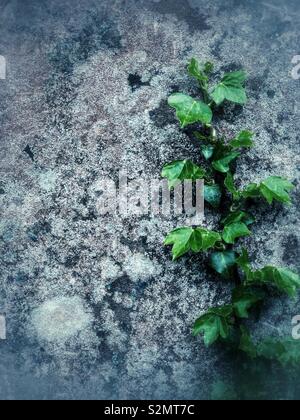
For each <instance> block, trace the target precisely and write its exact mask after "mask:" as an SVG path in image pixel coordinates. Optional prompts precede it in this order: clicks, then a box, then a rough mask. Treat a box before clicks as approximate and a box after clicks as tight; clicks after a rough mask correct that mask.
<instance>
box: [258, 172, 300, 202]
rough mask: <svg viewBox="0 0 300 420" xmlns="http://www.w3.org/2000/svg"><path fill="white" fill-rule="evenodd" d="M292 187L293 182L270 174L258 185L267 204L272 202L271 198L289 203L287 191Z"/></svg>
mask: <svg viewBox="0 0 300 420" xmlns="http://www.w3.org/2000/svg"><path fill="white" fill-rule="evenodd" d="M293 188H294V185H293V184H291V183H290V182H289V181H287V180H286V179H283V178H281V177H279V176H271V177H270V178H268V179H266V180H265V181H263V182H262V183H261V185H260V191H261V193H262V195H263V196H264V197H265V199H266V200H267V202H268V203H269V204H272V203H273V200H277V201H279V202H281V203H291V199H290V195H289V192H290V191H291V190H292V189H293Z"/></svg>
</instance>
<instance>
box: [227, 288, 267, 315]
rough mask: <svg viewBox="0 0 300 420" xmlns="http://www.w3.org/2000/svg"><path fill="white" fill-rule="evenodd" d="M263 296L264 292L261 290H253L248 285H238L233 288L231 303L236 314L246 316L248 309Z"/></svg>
mask: <svg viewBox="0 0 300 420" xmlns="http://www.w3.org/2000/svg"><path fill="white" fill-rule="evenodd" d="M264 298H265V293H263V291H261V290H254V289H252V288H250V287H245V286H239V287H237V288H236V289H234V290H233V293H232V303H233V307H234V311H235V314H236V316H238V317H239V318H248V317H249V313H248V311H249V309H251V308H252V307H253V306H254V305H256V304H257V303H258V302H261V301H262V300H263V299H264Z"/></svg>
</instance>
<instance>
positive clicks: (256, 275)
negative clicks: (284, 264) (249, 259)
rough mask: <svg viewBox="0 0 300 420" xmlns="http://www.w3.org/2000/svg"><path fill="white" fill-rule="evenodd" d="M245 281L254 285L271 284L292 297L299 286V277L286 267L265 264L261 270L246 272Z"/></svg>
mask: <svg viewBox="0 0 300 420" xmlns="http://www.w3.org/2000/svg"><path fill="white" fill-rule="evenodd" d="M247 283H248V284H254V285H273V286H275V287H277V289H278V290H279V291H280V292H283V293H286V294H287V295H289V296H290V297H294V296H296V294H297V290H298V289H299V288H300V277H299V275H298V274H295V273H293V272H292V271H290V270H288V269H286V268H277V267H271V266H267V267H264V268H263V269H261V270H257V271H252V272H251V273H248V278H247Z"/></svg>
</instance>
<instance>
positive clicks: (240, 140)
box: [229, 131, 254, 149]
mask: <svg viewBox="0 0 300 420" xmlns="http://www.w3.org/2000/svg"><path fill="white" fill-rule="evenodd" d="M253 136H254V134H253V133H252V132H251V131H241V132H240V133H239V134H238V136H237V137H235V138H234V139H233V140H231V142H230V144H229V145H230V146H231V147H232V148H234V149H239V148H241V147H253V146H254V142H253V140H252V139H253Z"/></svg>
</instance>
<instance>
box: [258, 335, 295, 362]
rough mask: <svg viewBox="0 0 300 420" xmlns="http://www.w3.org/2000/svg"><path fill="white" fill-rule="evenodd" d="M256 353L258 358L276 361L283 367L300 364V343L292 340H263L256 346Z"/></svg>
mask: <svg viewBox="0 0 300 420" xmlns="http://www.w3.org/2000/svg"><path fill="white" fill-rule="evenodd" d="M257 353H258V355H259V356H260V357H264V358H265V359H269V360H277V361H278V362H279V363H281V364H282V365H283V366H287V365H292V366H295V367H298V366H299V364H300V343H299V341H297V340H293V339H292V338H285V339H282V340H275V339H273V338H270V339H267V340H264V341H263V342H262V343H260V344H259V345H258V348H257Z"/></svg>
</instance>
